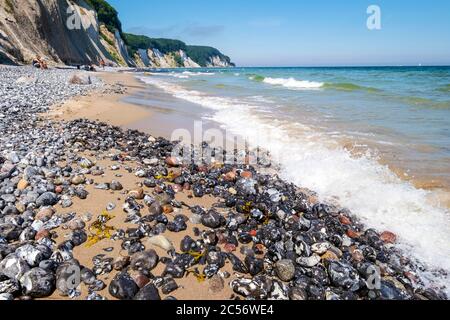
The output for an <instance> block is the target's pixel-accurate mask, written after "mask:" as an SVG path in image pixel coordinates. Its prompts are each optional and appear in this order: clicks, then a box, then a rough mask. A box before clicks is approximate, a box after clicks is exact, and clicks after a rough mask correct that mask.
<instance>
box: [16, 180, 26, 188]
mask: <svg viewBox="0 0 450 320" xmlns="http://www.w3.org/2000/svg"><path fill="white" fill-rule="evenodd" d="M27 187H28V181H27V180H25V179H21V180H20V181H19V182H18V183H17V189H19V190H25V189H26V188H27Z"/></svg>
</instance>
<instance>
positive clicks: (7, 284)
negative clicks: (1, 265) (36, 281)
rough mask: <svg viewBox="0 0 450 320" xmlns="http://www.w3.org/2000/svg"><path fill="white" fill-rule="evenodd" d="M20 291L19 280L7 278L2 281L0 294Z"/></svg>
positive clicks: (14, 293) (0, 282)
mask: <svg viewBox="0 0 450 320" xmlns="http://www.w3.org/2000/svg"><path fill="white" fill-rule="evenodd" d="M19 292H20V284H19V282H18V281H17V280H13V279H7V280H2V281H0V294H4V293H9V294H12V295H16V294H18V293H19Z"/></svg>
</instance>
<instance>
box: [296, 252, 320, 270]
mask: <svg viewBox="0 0 450 320" xmlns="http://www.w3.org/2000/svg"><path fill="white" fill-rule="evenodd" d="M320 260H321V259H320V256H318V255H317V254H313V255H312V256H311V257H300V258H298V259H297V263H298V264H299V265H301V266H302V267H306V268H312V267H314V266H315V265H317V264H318V263H319V262H320Z"/></svg>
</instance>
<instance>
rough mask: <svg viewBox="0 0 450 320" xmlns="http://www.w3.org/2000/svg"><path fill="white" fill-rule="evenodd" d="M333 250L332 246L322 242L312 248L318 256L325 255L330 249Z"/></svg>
mask: <svg viewBox="0 0 450 320" xmlns="http://www.w3.org/2000/svg"><path fill="white" fill-rule="evenodd" d="M330 248H331V244H330V243H329V242H320V243H315V244H313V245H312V246H311V251H312V252H314V253H317V254H318V255H323V254H324V253H325V252H327V251H328V249H330Z"/></svg>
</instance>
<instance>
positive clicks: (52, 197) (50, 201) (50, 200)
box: [36, 192, 58, 207]
mask: <svg viewBox="0 0 450 320" xmlns="http://www.w3.org/2000/svg"><path fill="white" fill-rule="evenodd" d="M57 203H58V197H57V196H56V194H54V193H53V192H45V193H43V194H42V195H40V196H39V198H37V200H36V205H37V206H38V207H44V206H53V205H55V204H57Z"/></svg>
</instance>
